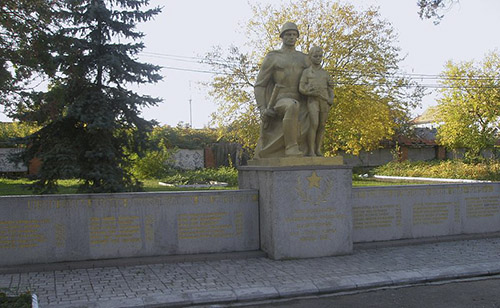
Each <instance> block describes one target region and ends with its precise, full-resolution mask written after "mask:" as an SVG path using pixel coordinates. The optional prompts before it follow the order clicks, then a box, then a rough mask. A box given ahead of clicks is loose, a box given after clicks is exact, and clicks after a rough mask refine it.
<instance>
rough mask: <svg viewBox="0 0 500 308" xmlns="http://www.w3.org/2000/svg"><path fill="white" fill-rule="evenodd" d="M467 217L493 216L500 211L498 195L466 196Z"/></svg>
mask: <svg viewBox="0 0 500 308" xmlns="http://www.w3.org/2000/svg"><path fill="white" fill-rule="evenodd" d="M465 204H466V213H467V218H481V217H483V218H484V217H492V216H496V215H498V214H499V213H500V198H499V197H498V196H490V197H476V198H465Z"/></svg>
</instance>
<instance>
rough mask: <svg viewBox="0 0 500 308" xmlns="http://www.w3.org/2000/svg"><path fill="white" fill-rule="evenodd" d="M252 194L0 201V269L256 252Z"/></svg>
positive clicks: (119, 196)
mask: <svg viewBox="0 0 500 308" xmlns="http://www.w3.org/2000/svg"><path fill="white" fill-rule="evenodd" d="M257 201H258V200H257V192H256V191H249V190H247V191H243V190H239V191H220V192H200V191H198V192H172V193H171V192H165V193H125V194H96V195H56V196H36V197H32V196H16V197H0V266H2V265H14V264H27V263H48V262H59V261H75V260H88V259H104V258H123V257H139V256H156V255H173V254H196V253H211V252H214V253H215V252H231V251H246V250H257V249H258V248H259V230H258V225H259V222H258V204H257Z"/></svg>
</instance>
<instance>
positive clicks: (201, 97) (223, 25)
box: [0, 0, 500, 128]
mask: <svg viewBox="0 0 500 308" xmlns="http://www.w3.org/2000/svg"><path fill="white" fill-rule="evenodd" d="M257 2H259V3H262V4H267V3H274V4H279V3H280V2H281V1H280V0H256V1H252V3H257ZM286 2H287V1H285V3H286ZM347 2H349V3H350V4H353V5H354V6H356V7H357V8H359V9H366V8H368V7H370V6H377V7H379V11H380V13H381V17H382V18H383V19H386V20H387V21H389V22H390V23H391V24H392V26H393V28H394V29H395V31H396V33H398V42H397V43H396V45H397V46H399V47H400V48H401V54H402V55H403V56H405V59H404V61H403V62H402V63H401V65H400V67H401V69H402V71H403V72H406V73H411V74H430V75H437V74H439V73H441V71H442V70H443V67H444V65H445V63H446V62H447V61H448V60H452V61H454V62H460V61H470V60H476V61H480V60H481V59H482V58H483V57H484V55H485V54H486V53H487V52H490V51H494V50H495V49H500V35H498V34H497V33H496V31H498V30H499V29H500V18H499V14H500V1H498V0H460V2H459V4H456V5H454V6H453V7H452V8H451V9H450V10H449V11H447V12H446V13H445V17H444V19H443V20H442V21H441V23H440V24H439V25H434V24H433V22H432V21H430V20H421V19H420V18H419V17H418V15H417V11H418V8H417V5H416V2H417V1H416V0H398V1H397V0H351V1H347ZM151 4H152V5H159V6H162V7H163V11H162V13H161V14H160V15H157V16H156V18H155V20H153V21H149V22H147V23H144V24H140V26H139V30H141V31H142V32H144V33H145V34H146V36H145V38H144V43H145V45H146V48H145V49H144V51H143V52H142V53H141V54H140V55H139V58H140V60H142V61H144V62H149V63H153V64H156V65H160V66H162V67H164V68H163V69H162V71H161V74H162V75H163V76H164V78H163V80H162V81H161V82H159V83H156V84H151V85H141V86H140V87H138V88H135V90H137V91H138V92H139V93H142V94H148V95H151V96H155V97H160V98H162V99H163V103H160V104H159V105H158V106H157V107H151V108H147V109H144V110H143V113H142V116H143V117H144V118H146V119H148V120H151V119H155V120H157V121H158V122H159V123H160V124H168V125H171V126H175V125H177V124H178V123H179V122H183V123H185V124H190V123H192V126H193V127H194V128H202V127H205V126H208V125H209V123H210V120H211V116H210V115H211V114H212V113H213V112H214V111H215V110H216V105H215V104H214V103H213V102H212V100H211V99H210V97H209V96H208V94H207V92H208V89H207V88H206V87H204V86H203V85H202V83H203V82H207V81H209V80H210V78H211V77H213V75H212V74H209V73H206V72H199V71H209V70H210V68H209V67H207V66H205V65H202V64H200V63H199V60H200V58H202V57H204V55H205V54H206V53H207V52H210V51H211V50H212V49H213V47H214V46H221V47H222V48H224V49H225V48H227V47H228V46H229V45H231V44H233V45H236V46H243V44H244V43H245V41H246V40H245V35H244V31H243V28H244V26H245V24H246V21H247V20H248V19H249V18H250V17H251V15H252V13H251V10H250V7H249V5H248V1H247V0H210V1H207V0H151ZM189 70H194V71H198V72H194V71H189ZM417 81H418V80H417ZM422 82H423V83H429V82H426V81H422ZM435 104H436V94H435V93H434V94H433V93H430V94H429V95H427V96H426V97H425V98H424V100H423V102H422V108H419V109H417V110H415V111H414V112H413V114H414V115H415V116H416V115H418V114H420V113H422V111H423V110H424V109H426V108H427V107H429V106H432V105H435ZM6 120H8V119H7V118H6V117H5V116H4V115H3V114H0V121H6Z"/></svg>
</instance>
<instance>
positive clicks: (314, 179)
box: [307, 171, 321, 188]
mask: <svg viewBox="0 0 500 308" xmlns="http://www.w3.org/2000/svg"><path fill="white" fill-rule="evenodd" d="M307 180H308V181H309V188H312V187H316V188H319V181H321V177H319V176H318V175H317V174H316V171H313V173H312V174H311V176H309V177H307Z"/></svg>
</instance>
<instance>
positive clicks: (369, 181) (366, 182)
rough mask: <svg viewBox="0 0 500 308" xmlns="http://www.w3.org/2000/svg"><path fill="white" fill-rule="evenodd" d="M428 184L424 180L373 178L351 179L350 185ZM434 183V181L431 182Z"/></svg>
mask: <svg viewBox="0 0 500 308" xmlns="http://www.w3.org/2000/svg"><path fill="white" fill-rule="evenodd" d="M422 184H429V183H426V182H420V181H419V182H411V181H379V180H375V179H363V180H359V179H358V180H352V187H366V186H394V185H422ZM433 184H436V183H433Z"/></svg>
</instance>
